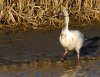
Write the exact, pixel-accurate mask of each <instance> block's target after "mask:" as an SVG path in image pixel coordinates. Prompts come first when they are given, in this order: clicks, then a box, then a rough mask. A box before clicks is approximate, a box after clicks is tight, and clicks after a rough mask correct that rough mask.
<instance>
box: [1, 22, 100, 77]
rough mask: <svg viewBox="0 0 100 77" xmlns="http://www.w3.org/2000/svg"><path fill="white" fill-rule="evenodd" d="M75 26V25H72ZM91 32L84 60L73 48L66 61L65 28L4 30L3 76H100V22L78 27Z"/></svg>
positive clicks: (2, 49) (85, 32)
mask: <svg viewBox="0 0 100 77" xmlns="http://www.w3.org/2000/svg"><path fill="white" fill-rule="evenodd" d="M72 29H73V27H72ZM74 29H79V30H80V31H81V32H83V33H84V34H85V35H86V36H87V39H88V40H87V41H85V43H84V46H83V47H82V49H81V61H80V64H77V61H76V53H75V52H70V53H69V54H68V56H67V57H66V58H67V59H66V60H65V62H64V63H61V62H60V57H61V55H62V54H63V53H64V49H63V47H62V46H61V45H60V43H59V34H60V32H61V30H53V31H46V32H44V31H31V30H29V31H26V32H22V33H20V32H11V31H3V32H2V31H1V32H0V77H99V76H100V57H99V54H100V52H99V51H100V25H99V24H98V25H91V26H88V27H82V28H78V27H74Z"/></svg>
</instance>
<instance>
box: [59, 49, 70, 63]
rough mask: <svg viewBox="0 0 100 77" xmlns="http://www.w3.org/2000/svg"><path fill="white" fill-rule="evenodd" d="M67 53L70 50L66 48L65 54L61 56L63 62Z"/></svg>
mask: <svg viewBox="0 0 100 77" xmlns="http://www.w3.org/2000/svg"><path fill="white" fill-rule="evenodd" d="M67 53H68V50H67V49H65V52H64V54H63V56H62V57H61V61H62V62H63V61H64V58H65V56H66V55H67Z"/></svg>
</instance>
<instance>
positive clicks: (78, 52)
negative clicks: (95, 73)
mask: <svg viewBox="0 0 100 77" xmlns="http://www.w3.org/2000/svg"><path fill="white" fill-rule="evenodd" d="M79 60H80V51H79V50H78V51H77V61H78V63H79V62H80V61H79Z"/></svg>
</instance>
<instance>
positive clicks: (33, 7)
mask: <svg viewBox="0 0 100 77" xmlns="http://www.w3.org/2000/svg"><path fill="white" fill-rule="evenodd" d="M62 7H66V8H68V10H69V13H70V14H71V17H70V18H71V19H72V21H76V20H78V22H81V23H87V22H89V23H91V22H92V21H94V22H96V21H100V0H0V24H3V25H8V26H10V27H12V28H16V27H22V28H25V29H26V28H29V27H31V28H33V29H37V28H39V27H58V28H59V27H62V25H63V20H62V19H58V18H54V17H53V16H54V15H56V14H57V13H58V12H59V11H60V10H61V9H62ZM73 19H74V20H73ZM0 28H2V27H1V26H0Z"/></svg>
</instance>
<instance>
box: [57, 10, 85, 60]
mask: <svg viewBox="0 0 100 77" xmlns="http://www.w3.org/2000/svg"><path fill="white" fill-rule="evenodd" d="M62 11H63V14H64V19H65V27H64V28H63V29H62V31H61V34H60V37H59V40H60V43H61V45H62V46H63V47H64V48H65V52H64V54H63V56H62V57H61V61H64V58H65V56H66V54H67V53H68V51H71V50H76V52H77V59H78V61H79V59H80V49H81V47H82V45H83V42H84V35H83V34H82V33H81V32H80V31H78V30H69V29H68V23H69V14H68V11H67V10H66V9H65V8H63V10H62Z"/></svg>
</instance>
